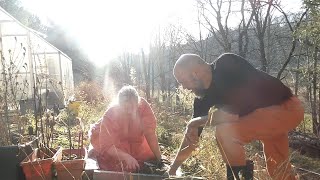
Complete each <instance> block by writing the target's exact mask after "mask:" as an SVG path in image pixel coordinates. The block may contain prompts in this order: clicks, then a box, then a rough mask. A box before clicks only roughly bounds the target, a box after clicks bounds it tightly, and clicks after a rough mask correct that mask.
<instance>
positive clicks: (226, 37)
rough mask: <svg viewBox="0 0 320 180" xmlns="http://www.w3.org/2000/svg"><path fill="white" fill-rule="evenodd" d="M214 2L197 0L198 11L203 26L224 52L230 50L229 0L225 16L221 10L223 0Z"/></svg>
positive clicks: (229, 0)
mask: <svg viewBox="0 0 320 180" xmlns="http://www.w3.org/2000/svg"><path fill="white" fill-rule="evenodd" d="M214 2H215V3H214ZM214 2H213V1H212V0H197V3H198V8H199V9H200V11H199V12H200V14H201V16H202V17H203V19H204V21H205V23H203V26H204V27H206V28H207V29H208V30H209V32H210V33H211V34H212V35H213V37H214V38H215V40H216V41H217V42H218V44H219V45H220V46H221V47H222V48H223V50H224V52H231V39H230V33H229V27H228V20H229V17H230V14H231V0H228V1H227V2H228V3H227V12H226V14H225V16H223V12H222V7H223V4H224V1H223V0H217V1H214ZM212 17H213V18H214V19H215V20H214V21H212V20H211V18H212ZM215 24H217V26H218V27H216V26H215Z"/></svg>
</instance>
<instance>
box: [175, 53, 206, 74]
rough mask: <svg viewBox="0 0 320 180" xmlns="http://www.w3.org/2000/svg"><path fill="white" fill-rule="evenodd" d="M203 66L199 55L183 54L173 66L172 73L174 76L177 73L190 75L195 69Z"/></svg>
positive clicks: (203, 62)
mask: <svg viewBox="0 0 320 180" xmlns="http://www.w3.org/2000/svg"><path fill="white" fill-rule="evenodd" d="M204 64H206V62H205V61H204V60H203V59H202V58H201V57H200V56H199V55H196V54H183V55H181V56H180V57H179V59H178V60H177V62H176V64H175V65H174V68H173V72H174V74H176V73H177V71H183V72H189V73H191V72H193V71H194V70H195V69H196V68H198V67H199V66H201V65H204Z"/></svg>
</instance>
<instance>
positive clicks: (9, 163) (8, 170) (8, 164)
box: [0, 145, 32, 180]
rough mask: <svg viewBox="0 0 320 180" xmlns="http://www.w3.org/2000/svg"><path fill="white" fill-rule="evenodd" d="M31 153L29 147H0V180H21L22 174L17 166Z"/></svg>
mask: <svg viewBox="0 0 320 180" xmlns="http://www.w3.org/2000/svg"><path fill="white" fill-rule="evenodd" d="M31 152H32V146H31V145H15V146H2V147H0V159H1V160H0V174H1V178H0V179H10V180H23V179H24V174H23V171H22V168H21V167H20V166H19V164H20V162H21V161H23V160H24V159H25V158H26V157H27V155H28V154H30V153H31Z"/></svg>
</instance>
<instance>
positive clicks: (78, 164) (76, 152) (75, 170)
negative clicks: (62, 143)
mask: <svg viewBox="0 0 320 180" xmlns="http://www.w3.org/2000/svg"><path fill="white" fill-rule="evenodd" d="M86 158H87V151H86V149H85V148H79V149H64V148H60V149H59V150H58V151H57V153H56V154H55V155H54V168H55V170H56V173H57V177H58V180H80V179H81V176H82V173H83V171H84V167H85V160H86Z"/></svg>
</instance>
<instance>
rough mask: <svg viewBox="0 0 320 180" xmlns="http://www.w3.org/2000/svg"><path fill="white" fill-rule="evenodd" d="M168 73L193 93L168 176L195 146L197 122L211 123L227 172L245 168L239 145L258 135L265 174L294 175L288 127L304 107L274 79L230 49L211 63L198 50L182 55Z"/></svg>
mask: <svg viewBox="0 0 320 180" xmlns="http://www.w3.org/2000/svg"><path fill="white" fill-rule="evenodd" d="M173 73H174V76H175V78H176V80H177V81H178V82H179V83H180V84H181V85H182V86H183V88H185V89H188V90H191V91H192V92H193V93H194V94H195V95H196V98H195V100H194V113H193V119H191V120H190V121H189V123H188V124H187V130H186V133H185V137H184V139H183V141H182V144H181V147H180V150H179V152H178V153H177V155H176V158H175V160H174V162H173V164H172V165H171V167H170V169H169V171H168V173H169V175H175V173H176V170H177V168H178V167H179V166H180V165H181V164H182V163H183V162H184V161H185V160H186V159H187V158H188V157H189V156H190V154H191V153H192V151H193V150H194V149H195V148H196V146H197V143H198V141H199V136H200V134H201V132H202V129H203V126H205V125H211V126H215V128H216V132H215V137H216V140H217V144H218V147H219V150H220V153H221V155H222V158H223V160H224V162H225V163H226V164H227V170H228V171H231V172H232V173H231V176H233V175H232V174H237V173H238V172H239V171H241V170H245V169H246V158H245V150H244V147H243V145H245V144H247V143H249V142H251V141H253V140H260V141H261V142H262V143H263V151H264V155H265V161H266V166H267V170H268V173H269V175H270V177H271V178H273V179H277V180H278V179H279V180H280V179H281V180H282V179H286V180H287V179H295V176H294V175H293V172H292V169H291V164H290V162H289V145H288V131H290V130H292V129H294V128H295V127H296V126H298V125H299V123H300V122H301V121H302V119H303V116H304V109H303V106H302V104H301V102H300V100H299V99H298V98H297V97H295V96H293V94H292V92H291V90H290V89H289V88H288V87H287V86H285V85H284V84H283V83H282V82H281V81H280V80H279V79H277V78H274V77H273V76H270V75H268V74H266V73H264V72H262V71H260V70H257V69H255V68H254V67H253V66H252V65H251V64H250V63H249V62H248V61H246V60H245V59H244V58H242V57H241V56H238V55H236V54H232V53H225V54H222V55H221V56H220V57H218V58H217V59H216V60H215V61H214V62H213V63H212V64H207V63H206V62H205V61H204V60H203V59H202V58H201V57H200V56H198V55H195V54H183V55H182V56H180V58H179V59H178V60H177V62H176V64H175V66H174V70H173ZM209 110H210V114H209V116H208V112H209ZM228 174H230V173H229V172H228ZM235 177H236V178H237V179H238V177H237V175H235ZM233 178H234V177H228V179H233Z"/></svg>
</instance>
